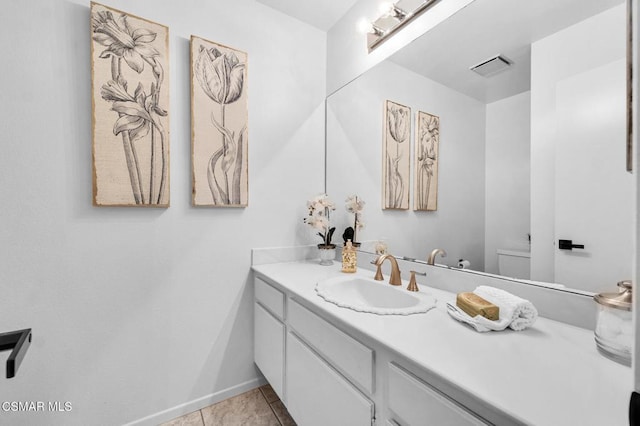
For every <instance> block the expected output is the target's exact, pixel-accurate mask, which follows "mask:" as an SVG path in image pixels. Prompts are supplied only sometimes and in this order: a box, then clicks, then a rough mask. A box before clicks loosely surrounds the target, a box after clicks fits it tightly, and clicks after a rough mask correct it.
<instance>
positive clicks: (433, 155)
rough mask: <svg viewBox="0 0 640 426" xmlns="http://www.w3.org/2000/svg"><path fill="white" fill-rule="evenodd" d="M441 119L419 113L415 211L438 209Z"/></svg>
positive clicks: (417, 123)
mask: <svg viewBox="0 0 640 426" xmlns="http://www.w3.org/2000/svg"><path fill="white" fill-rule="evenodd" d="M439 146H440V117H438V116H436V115H432V114H428V113H426V112H422V111H418V113H417V115H416V152H415V183H414V190H413V193H414V200H413V201H414V202H413V209H414V210H425V211H434V210H437V209H438V161H439Z"/></svg>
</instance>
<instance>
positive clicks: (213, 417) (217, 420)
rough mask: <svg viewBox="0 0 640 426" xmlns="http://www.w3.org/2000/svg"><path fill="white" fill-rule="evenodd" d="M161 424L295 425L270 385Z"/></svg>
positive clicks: (192, 425)
mask: <svg viewBox="0 0 640 426" xmlns="http://www.w3.org/2000/svg"><path fill="white" fill-rule="evenodd" d="M161 426H296V423H295V422H294V421H293V419H292V418H291V416H289V412H288V411H287V408H286V407H285V406H284V404H283V403H282V401H280V399H279V398H278V395H276V393H275V392H274V391H273V389H272V388H271V386H269V385H264V386H262V387H259V388H256V389H253V390H250V391H249V392H245V393H243V394H240V395H238V396H235V397H233V398H229V399H225V400H224V401H220V402H218V403H217V404H213V405H210V406H208V407H205V408H203V409H201V410H198V411H194V412H193V413H189V414H186V415H184V416H182V417H179V418H177V419H174V420H171V421H170V422H167V423H163V424H162V425H161Z"/></svg>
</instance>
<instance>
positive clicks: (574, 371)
mask: <svg viewBox="0 0 640 426" xmlns="http://www.w3.org/2000/svg"><path fill="white" fill-rule="evenodd" d="M253 269H254V271H255V272H256V273H257V274H259V275H262V276H264V277H266V278H267V279H268V280H269V281H270V282H272V283H274V284H276V285H279V286H280V287H281V288H282V289H283V290H286V291H287V292H289V293H291V294H292V295H293V296H294V297H297V298H298V299H301V300H303V301H304V302H305V303H304V304H305V305H306V306H308V307H310V308H311V309H313V310H315V311H316V312H317V313H321V314H322V315H323V316H324V317H325V318H326V319H329V320H332V322H334V323H335V324H337V325H342V326H344V325H346V326H347V328H352V329H353V330H355V331H356V332H358V333H362V334H364V335H366V336H368V337H369V338H371V339H373V340H375V341H377V342H379V343H380V344H382V345H383V346H386V347H388V348H390V349H391V350H393V351H395V352H397V353H399V354H400V355H401V356H403V357H405V358H407V359H408V360H410V361H412V362H413V363H415V364H416V365H417V366H418V367H421V368H424V369H427V370H429V371H431V372H433V373H435V374H437V375H439V376H440V377H442V378H443V379H444V380H446V381H448V382H449V383H450V384H452V385H454V386H456V387H458V388H460V389H461V390H462V391H464V392H467V393H469V394H470V395H473V396H475V397H476V398H478V399H480V400H482V401H485V402H486V403H487V404H489V405H491V406H493V407H495V408H497V409H499V410H501V411H503V412H504V413H506V414H508V415H510V416H512V417H513V418H515V419H518V420H519V421H522V422H524V423H527V424H532V425H540V426H542V425H559V426H571V425H580V426H586V425H598V426H615V425H627V424H628V407H629V398H630V396H631V391H632V373H631V368H629V367H625V366H623V365H620V364H617V363H615V362H614V361H611V360H609V359H607V358H605V357H603V356H602V355H601V354H600V353H598V351H597V349H596V345H595V342H594V336H593V332H592V331H591V330H586V329H582V328H579V327H575V326H572V325H568V324H564V323H561V322H557V321H553V320H550V319H546V318H538V320H537V321H536V323H535V324H534V325H533V327H531V328H529V329H527V330H524V331H519V332H516V331H512V330H510V329H507V330H505V331H501V332H489V333H478V332H476V331H474V330H473V329H471V328H470V327H469V326H467V325H465V324H462V323H460V322H458V321H455V320H454V319H453V318H451V317H449V315H448V314H447V311H446V302H454V301H455V294H453V293H448V292H445V291H442V290H437V289H431V288H428V287H425V286H421V287H420V291H422V292H426V293H429V294H432V295H433V296H435V297H436V298H437V299H438V303H437V306H436V308H435V309H432V310H431V311H429V312H427V313H426V314H416V315H409V316H401V315H375V314H368V313H361V312H356V311H352V310H350V309H346V308H340V307H338V306H336V305H334V304H332V303H328V302H326V301H324V300H323V299H322V298H320V297H319V296H317V294H316V292H315V285H316V283H317V282H318V281H320V280H323V279H326V278H331V277H335V276H343V275H344V274H342V273H341V272H340V265H339V263H338V262H336V263H335V264H334V265H333V266H320V265H318V263H317V261H306V262H291V263H275V264H267V265H259V266H254V267H253ZM358 274H359V275H361V276H364V277H369V278H372V277H373V275H374V273H373V271H369V270H363V269H359V270H358ZM385 279H388V276H387V275H386V274H385ZM403 281H404V286H405V287H406V284H407V283H406V281H405V280H403Z"/></svg>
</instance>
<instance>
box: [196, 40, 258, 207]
mask: <svg viewBox="0 0 640 426" xmlns="http://www.w3.org/2000/svg"><path fill="white" fill-rule="evenodd" d="M246 62H247V54H246V53H244V52H241V51H238V50H235V49H231V48H228V47H226V46H222V45H220V44H217V43H213V42H211V41H207V40H204V39H201V38H198V37H195V36H192V37H191V73H192V76H191V91H192V92H191V94H192V111H191V114H192V127H193V133H192V138H193V140H192V153H193V165H192V167H193V186H194V188H193V204H194V205H210V206H235V207H238V206H246V205H247V193H248V190H247V186H248V185H247V180H248V178H247V175H248V172H247V146H248V141H247V96H246V84H245V83H246Z"/></svg>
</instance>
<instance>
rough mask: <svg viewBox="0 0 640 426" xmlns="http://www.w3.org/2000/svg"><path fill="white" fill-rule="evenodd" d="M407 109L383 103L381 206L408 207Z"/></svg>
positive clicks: (408, 133)
mask: <svg viewBox="0 0 640 426" xmlns="http://www.w3.org/2000/svg"><path fill="white" fill-rule="evenodd" d="M410 129H411V109H410V108H409V107H406V106H404V105H400V104H397V103H395V102H392V101H386V102H385V114H384V138H383V143H384V153H383V188H384V189H383V194H382V200H383V208H385V209H401V210H407V209H409V167H410V164H409V152H410V151H409V145H410V143H411V138H410Z"/></svg>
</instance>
